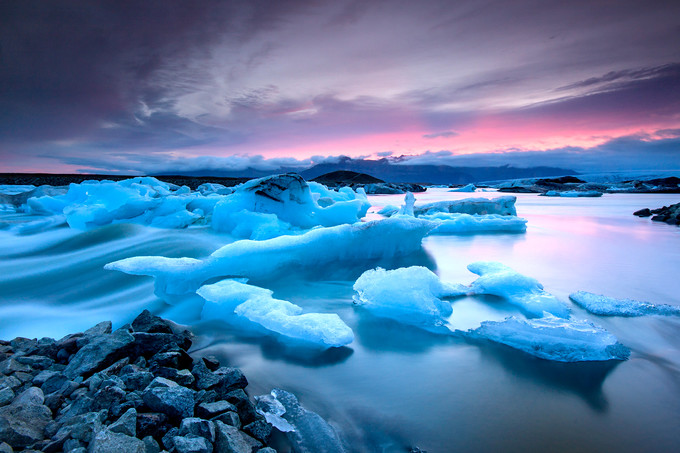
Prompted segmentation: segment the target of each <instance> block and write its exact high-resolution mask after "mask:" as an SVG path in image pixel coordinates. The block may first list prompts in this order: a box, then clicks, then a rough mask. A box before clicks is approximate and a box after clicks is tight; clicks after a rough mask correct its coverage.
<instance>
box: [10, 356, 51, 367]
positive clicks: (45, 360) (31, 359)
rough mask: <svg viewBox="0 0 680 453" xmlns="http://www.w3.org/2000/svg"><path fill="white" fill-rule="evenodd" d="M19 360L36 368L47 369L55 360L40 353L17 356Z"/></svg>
mask: <svg viewBox="0 0 680 453" xmlns="http://www.w3.org/2000/svg"><path fill="white" fill-rule="evenodd" d="M17 362H19V363H22V364H24V365H27V366H29V367H31V368H33V369H35V370H45V369H47V368H49V367H50V366H52V364H53V363H54V360H52V359H50V358H49V357H44V356H40V355H32V356H23V357H17Z"/></svg>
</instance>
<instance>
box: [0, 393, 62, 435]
mask: <svg viewBox="0 0 680 453" xmlns="http://www.w3.org/2000/svg"><path fill="white" fill-rule="evenodd" d="M44 401H45V398H44V396H43V393H42V391H41V390H40V389H39V388H37V387H31V388H29V389H28V390H26V391H24V392H23V393H21V394H20V395H19V396H17V397H16V398H15V399H14V401H13V402H12V404H10V405H9V406H4V407H0V442H7V443H8V444H10V445H12V446H14V447H17V448H24V447H28V446H30V445H33V444H34V443H36V442H38V441H41V440H43V438H44V434H43V433H44V430H45V426H46V425H47V424H48V423H49V422H50V421H52V412H51V411H50V409H49V408H48V407H46V406H44V405H43V402H44Z"/></svg>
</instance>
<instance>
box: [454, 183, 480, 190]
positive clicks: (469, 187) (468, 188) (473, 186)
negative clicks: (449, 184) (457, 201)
mask: <svg viewBox="0 0 680 453" xmlns="http://www.w3.org/2000/svg"><path fill="white" fill-rule="evenodd" d="M475 190H477V188H476V187H475V185H474V184H468V185H466V186H463V187H458V188H456V189H451V190H449V192H474V191H475Z"/></svg>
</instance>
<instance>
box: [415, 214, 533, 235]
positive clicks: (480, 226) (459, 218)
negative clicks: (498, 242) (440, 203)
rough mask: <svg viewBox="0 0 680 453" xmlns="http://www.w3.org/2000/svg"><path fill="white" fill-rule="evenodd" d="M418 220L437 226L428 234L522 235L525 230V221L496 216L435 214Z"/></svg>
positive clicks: (426, 215) (425, 215) (517, 218)
mask: <svg viewBox="0 0 680 453" xmlns="http://www.w3.org/2000/svg"><path fill="white" fill-rule="evenodd" d="M418 218H419V219H424V220H430V221H432V222H435V223H436V225H437V226H436V227H435V228H434V229H433V230H432V232H431V233H430V234H476V233H524V232H525V231H526V230H527V221H526V219H522V218H520V217H515V216H504V215H498V214H487V215H470V214H460V213H446V212H437V213H434V214H424V215H421V216H419V217H418Z"/></svg>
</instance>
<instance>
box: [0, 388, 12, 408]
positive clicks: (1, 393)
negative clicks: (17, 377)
mask: <svg viewBox="0 0 680 453" xmlns="http://www.w3.org/2000/svg"><path fill="white" fill-rule="evenodd" d="M13 399H14V391H13V390H12V389H11V388H9V387H2V388H0V406H5V405H7V404H9V403H11V402H12V400H13Z"/></svg>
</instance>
